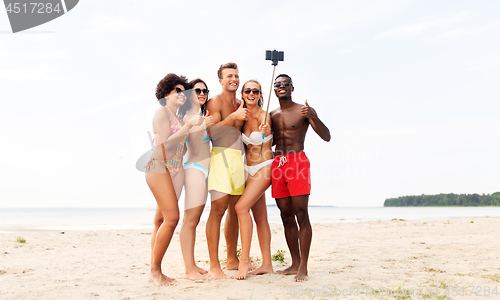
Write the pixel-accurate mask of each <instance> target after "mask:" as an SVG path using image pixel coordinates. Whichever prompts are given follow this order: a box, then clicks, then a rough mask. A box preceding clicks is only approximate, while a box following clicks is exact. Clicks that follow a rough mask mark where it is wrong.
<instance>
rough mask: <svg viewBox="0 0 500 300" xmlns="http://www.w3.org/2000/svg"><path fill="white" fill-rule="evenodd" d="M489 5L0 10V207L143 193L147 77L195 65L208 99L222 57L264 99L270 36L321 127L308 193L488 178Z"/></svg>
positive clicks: (85, 4) (207, 4)
mask: <svg viewBox="0 0 500 300" xmlns="http://www.w3.org/2000/svg"><path fill="white" fill-rule="evenodd" d="M499 11H500V2H498V1H454V0H453V1H451V0H448V1H446V0H444V1H415V0H379V1H363V0H360V1H356V0H355V1H337V0H328V1H297V0H292V1H285V2H283V1H280V2H277V1H252V2H248V1H220V0H214V1H198V0H196V1H169V0H168V1H157V0H155V1H139V0H121V1H96V0H82V1H80V2H79V4H78V5H77V6H76V7H75V8H74V9H73V10H71V11H70V12H68V13H67V14H65V15H63V16H61V17H59V18H57V19H55V20H53V21H51V22H48V23H46V24H43V25H40V26H38V27H35V28H32V29H29V30H26V31H24V32H19V33H16V34H13V33H12V31H11V29H10V24H9V21H8V17H7V13H6V12H4V13H2V12H0V137H1V141H2V142H1V146H0V207H4V208H5V207H21V208H22V207H26V208H28V207H154V206H155V200H154V198H153V196H152V194H151V192H150V190H149V189H148V187H147V185H146V182H145V179H144V173H142V172H139V171H138V170H136V168H135V162H136V160H137V159H138V158H139V156H140V155H142V154H143V153H144V152H146V151H147V150H148V149H149V139H148V135H147V131H150V130H151V118H152V112H153V111H154V109H155V108H156V107H157V105H158V104H157V101H156V98H155V94H154V92H155V88H156V84H157V83H158V82H159V81H160V80H161V79H162V78H163V77H164V76H165V75H166V74H167V73H176V74H181V75H185V76H187V77H188V78H189V79H194V78H198V77H199V78H202V79H203V80H205V81H206V82H207V84H208V88H209V89H210V93H211V96H212V97H213V96H215V95H217V94H218V93H220V91H221V88H220V84H219V83H218V80H217V75H216V72H217V69H218V68H219V66H220V65H221V64H223V63H226V62H236V63H237V64H238V67H239V72H240V79H241V85H242V83H243V82H245V81H246V80H249V79H257V80H259V81H260V82H261V83H262V85H263V91H264V99H265V100H266V104H267V100H268V97H269V94H270V93H269V91H270V85H271V81H272V78H271V77H272V71H273V70H272V66H271V64H270V61H266V60H265V51H266V50H274V49H276V50H279V51H284V53H285V60H284V61H283V62H279V64H278V66H277V68H276V73H277V74H279V73H287V74H289V75H290V76H291V77H292V79H293V82H294V87H295V91H294V92H293V94H292V99H293V100H294V101H295V102H298V103H304V100H305V99H307V100H308V104H309V105H310V106H311V107H313V108H314V109H315V110H316V111H317V113H318V116H319V118H320V119H321V120H322V121H323V122H324V123H325V124H326V126H327V127H328V128H329V130H330V133H331V136H332V138H331V141H330V142H328V143H327V142H324V141H323V140H321V139H320V138H319V137H318V136H317V135H316V133H315V132H314V131H313V130H312V129H309V132H308V133H307V137H306V141H305V151H306V153H307V155H308V156H309V159H310V160H311V172H312V191H311V196H310V202H309V204H310V205H334V206H344V207H357V206H382V205H383V203H384V200H385V199H387V198H391V197H399V196H404V195H420V194H438V193H457V194H458V193H467V194H470V193H478V194H483V193H485V194H489V193H494V192H497V191H500V156H499V155H498V153H499V150H498V149H499V148H500V139H499V132H500V118H499V115H500V84H499V82H500V21H499V19H498V12H499ZM241 85H240V86H241ZM239 96H240V94H239V92H238V97H239ZM278 106H279V103H278V101H277V98H276V97H275V95H274V93H271V104H270V107H271V109H274V108H276V107H278ZM180 202H181V203H182V199H181V201H180ZM267 203H268V204H273V203H274V200H273V199H272V198H271V197H270V193H268V197H267Z"/></svg>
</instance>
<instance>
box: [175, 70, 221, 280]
mask: <svg viewBox="0 0 500 300" xmlns="http://www.w3.org/2000/svg"><path fill="white" fill-rule="evenodd" d="M189 87H190V88H191V90H190V91H191V92H190V94H189V95H188V99H187V101H186V102H185V103H184V105H183V106H181V107H180V108H179V113H178V114H179V117H181V118H184V120H189V119H191V118H193V117H194V116H199V115H201V116H204V115H205V113H206V111H205V106H206V103H207V100H208V88H207V84H206V83H205V82H204V81H203V80H201V79H195V80H192V81H191V82H189ZM213 124H214V118H213V117H209V116H205V121H204V123H202V124H200V125H199V126H193V127H192V128H191V129H190V130H189V139H188V140H187V141H186V146H187V150H188V151H187V154H186V155H187V156H186V162H184V172H185V179H184V186H185V191H186V193H185V196H184V198H185V202H184V220H183V223H182V227H181V232H180V236H179V239H180V242H181V250H182V257H183V258H184V265H185V268H186V274H185V275H184V278H186V279H190V280H206V279H207V278H206V277H205V276H203V274H206V273H207V270H204V269H202V268H200V267H198V266H197V265H196V263H195V260H194V244H195V241H196V227H197V226H198V223H199V222H200V217H201V214H202V213H203V209H204V208H205V203H206V201H207V194H208V190H207V178H208V168H209V165H210V136H209V134H208V130H209V129H208V127H209V126H211V125H213Z"/></svg>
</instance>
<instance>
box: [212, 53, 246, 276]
mask: <svg viewBox="0 0 500 300" xmlns="http://www.w3.org/2000/svg"><path fill="white" fill-rule="evenodd" d="M217 75H218V77H219V83H220V84H221V86H222V93H221V94H220V95H217V96H216V97H215V98H212V99H210V100H209V101H208V102H207V114H210V115H211V116H213V117H214V122H215V125H214V126H212V127H211V135H212V146H213V148H212V156H211V159H210V169H209V170H210V171H209V174H208V190H209V191H210V196H211V198H212V203H211V209H210V215H209V217H208V220H207V225H206V234H207V243H208V253H209V255H210V271H209V274H210V276H211V277H212V278H214V279H226V278H228V277H227V276H226V274H225V273H224V272H223V271H222V268H221V266H220V262H219V255H218V254H219V239H220V223H221V220H222V217H223V216H224V213H225V212H226V209H227V211H228V213H227V217H226V221H225V222H224V236H225V238H226V249H227V265H226V269H227V270H236V269H238V265H239V260H238V255H237V252H236V247H237V244H238V231H239V227H238V216H237V215H236V211H235V210H234V206H235V205H236V202H238V200H239V199H240V196H241V194H243V190H244V189H245V172H244V165H243V156H242V155H243V153H242V150H243V147H242V144H241V127H242V126H243V123H244V122H245V120H247V119H248V117H249V116H250V113H249V112H248V109H246V108H244V107H243V104H244V103H243V101H242V100H239V99H236V91H237V89H238V86H239V84H240V78H239V75H238V66H237V65H236V64H235V63H226V64H224V65H221V66H220V68H219V70H218V71H217Z"/></svg>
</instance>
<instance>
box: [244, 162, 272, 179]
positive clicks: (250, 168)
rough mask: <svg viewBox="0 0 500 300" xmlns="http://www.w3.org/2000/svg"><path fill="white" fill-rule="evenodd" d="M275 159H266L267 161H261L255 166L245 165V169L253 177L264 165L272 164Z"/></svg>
mask: <svg viewBox="0 0 500 300" xmlns="http://www.w3.org/2000/svg"><path fill="white" fill-rule="evenodd" d="M273 161H274V159H270V160H266V161H263V162H261V163H260V164H257V165H255V166H247V165H245V171H247V173H248V174H250V176H252V177H253V175H255V173H257V171H259V170H260V169H262V167H264V166H267V165H270V164H272V163H273Z"/></svg>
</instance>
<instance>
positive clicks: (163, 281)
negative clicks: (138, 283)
mask: <svg viewBox="0 0 500 300" xmlns="http://www.w3.org/2000/svg"><path fill="white" fill-rule="evenodd" d="M149 279H150V280H151V281H153V282H154V283H155V284H156V285H158V286H168V285H172V284H174V283H176V282H177V281H176V280H175V279H173V278H170V277H168V276H166V275H164V274H163V273H161V272H160V271H151V272H150V273H149Z"/></svg>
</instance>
